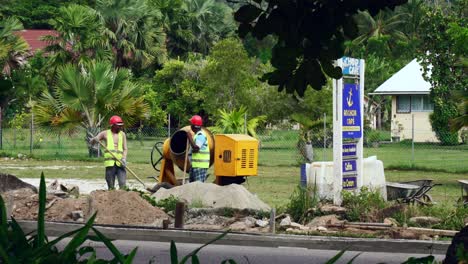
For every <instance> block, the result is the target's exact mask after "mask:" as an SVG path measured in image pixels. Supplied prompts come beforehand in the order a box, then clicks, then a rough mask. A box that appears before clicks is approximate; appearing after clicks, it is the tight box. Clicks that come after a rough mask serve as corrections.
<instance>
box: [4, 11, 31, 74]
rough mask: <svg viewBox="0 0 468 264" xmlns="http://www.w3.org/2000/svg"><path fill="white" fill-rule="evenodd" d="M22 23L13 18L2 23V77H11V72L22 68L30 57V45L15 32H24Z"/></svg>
mask: <svg viewBox="0 0 468 264" xmlns="http://www.w3.org/2000/svg"><path fill="white" fill-rule="evenodd" d="M22 29H23V25H22V24H21V22H20V21H19V20H18V19H16V18H13V17H10V18H6V19H4V20H1V21H0V67H1V71H0V75H1V74H4V75H7V76H9V75H10V74H11V70H12V69H15V68H18V67H21V66H22V65H24V64H25V63H26V57H28V56H29V45H28V43H27V42H26V41H25V40H24V39H23V38H22V37H20V36H18V35H16V34H14V32H15V31H18V30H22Z"/></svg>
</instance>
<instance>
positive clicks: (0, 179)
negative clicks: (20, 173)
mask: <svg viewBox="0 0 468 264" xmlns="http://www.w3.org/2000/svg"><path fill="white" fill-rule="evenodd" d="M24 188H28V189H31V190H32V191H34V192H37V189H36V187H34V186H33V185H31V184H29V183H26V182H24V181H22V180H20V179H18V177H16V176H14V175H10V174H3V173H0V193H3V192H8V191H12V190H18V189H24Z"/></svg>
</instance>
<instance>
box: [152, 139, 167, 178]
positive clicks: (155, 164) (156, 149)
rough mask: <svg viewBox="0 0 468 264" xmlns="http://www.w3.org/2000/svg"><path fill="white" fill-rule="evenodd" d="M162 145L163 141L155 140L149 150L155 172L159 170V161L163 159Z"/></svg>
mask: <svg viewBox="0 0 468 264" xmlns="http://www.w3.org/2000/svg"><path fill="white" fill-rule="evenodd" d="M163 145H164V142H156V144H154V146H153V149H152V150H151V165H152V166H153V168H154V169H155V170H156V171H157V172H159V171H161V166H160V165H161V164H160V163H161V161H162V159H163V153H162V148H163ZM156 153H158V154H156Z"/></svg>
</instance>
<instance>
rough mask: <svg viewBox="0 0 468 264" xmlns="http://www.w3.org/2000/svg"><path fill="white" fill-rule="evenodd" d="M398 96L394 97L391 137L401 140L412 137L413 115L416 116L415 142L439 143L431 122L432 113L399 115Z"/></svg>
mask: <svg viewBox="0 0 468 264" xmlns="http://www.w3.org/2000/svg"><path fill="white" fill-rule="evenodd" d="M396 110H397V105H396V96H392V118H391V135H392V140H394V137H398V136H400V140H404V139H411V137H412V129H411V128H412V121H411V119H412V115H414V141H415V142H439V141H438V140H437V137H436V135H435V133H434V132H433V131H432V126H431V123H430V121H429V115H430V114H431V113H432V112H410V113H397V111H396Z"/></svg>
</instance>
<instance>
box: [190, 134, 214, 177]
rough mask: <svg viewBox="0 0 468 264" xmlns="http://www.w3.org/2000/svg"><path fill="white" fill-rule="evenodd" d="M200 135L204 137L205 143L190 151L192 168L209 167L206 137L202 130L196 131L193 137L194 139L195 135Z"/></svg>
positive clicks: (208, 149) (208, 148)
mask: <svg viewBox="0 0 468 264" xmlns="http://www.w3.org/2000/svg"><path fill="white" fill-rule="evenodd" d="M199 135H202V136H204V137H205V138H206V143H205V144H203V146H201V148H200V150H199V151H198V152H193V153H192V167H193V168H209V167H210V147H209V146H208V144H209V143H208V138H207V137H206V135H205V133H203V132H202V130H200V131H198V132H197V133H196V134H195V136H194V137H193V138H194V140H195V141H196V139H197V136H199Z"/></svg>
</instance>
